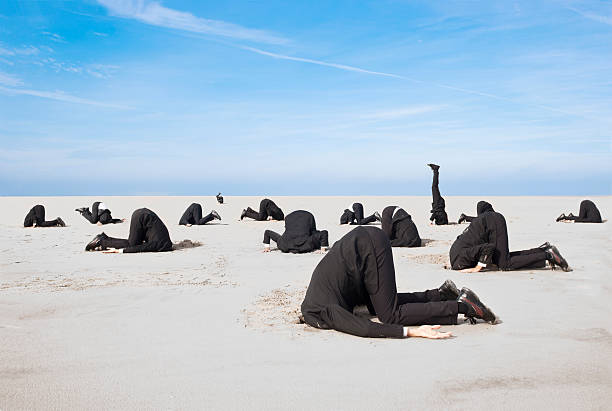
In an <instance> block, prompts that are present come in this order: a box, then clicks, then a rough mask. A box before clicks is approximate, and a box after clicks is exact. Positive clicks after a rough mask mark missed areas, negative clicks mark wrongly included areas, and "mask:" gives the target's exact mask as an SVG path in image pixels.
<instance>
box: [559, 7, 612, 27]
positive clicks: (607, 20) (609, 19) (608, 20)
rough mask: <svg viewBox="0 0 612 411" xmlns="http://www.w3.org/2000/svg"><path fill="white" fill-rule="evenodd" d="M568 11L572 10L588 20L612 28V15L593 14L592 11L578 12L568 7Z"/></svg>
mask: <svg viewBox="0 0 612 411" xmlns="http://www.w3.org/2000/svg"><path fill="white" fill-rule="evenodd" d="M568 9H570V10H571V11H573V12H575V13H578V14H580V15H581V16H582V17H584V18H587V19H589V20H594V21H598V22H600V23H603V24H607V25H610V26H612V15H610V16H604V15H601V14H597V13H592V12H590V11H583V10H578V9H575V8H573V7H568Z"/></svg>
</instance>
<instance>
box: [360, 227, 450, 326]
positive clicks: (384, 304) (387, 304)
mask: <svg viewBox="0 0 612 411" xmlns="http://www.w3.org/2000/svg"><path fill="white" fill-rule="evenodd" d="M368 234H369V235H370V238H371V240H372V245H373V246H374V250H375V253H374V254H375V255H376V264H377V266H378V270H377V271H378V291H377V292H376V293H375V294H370V301H371V302H372V307H373V308H374V310H375V311H376V316H377V317H378V319H379V320H380V321H381V322H383V323H387V324H401V325H417V324H441V325H446V324H456V323H457V313H458V309H459V306H458V304H457V302H456V301H454V300H453V301H441V296H440V292H439V291H438V290H427V291H423V292H416V293H399V294H398V292H397V285H396V283H395V268H394V266H393V253H392V251H391V246H390V244H389V240H388V239H387V237H386V234H385V233H384V232H383V231H382V230H376V231H374V230H371V231H368Z"/></svg>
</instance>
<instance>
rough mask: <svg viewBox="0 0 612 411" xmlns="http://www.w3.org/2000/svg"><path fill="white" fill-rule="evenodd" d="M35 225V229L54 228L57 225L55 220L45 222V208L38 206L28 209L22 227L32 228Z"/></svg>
mask: <svg viewBox="0 0 612 411" xmlns="http://www.w3.org/2000/svg"><path fill="white" fill-rule="evenodd" d="M34 223H36V226H37V227H55V226H57V225H59V224H58V223H59V222H58V220H57V218H56V219H55V220H51V221H45V207H44V206H42V205H40V204H38V205H35V206H34V207H32V208H31V209H30V211H29V212H28V214H27V215H26V218H25V220H24V222H23V226H24V227H32V226H33V225H34Z"/></svg>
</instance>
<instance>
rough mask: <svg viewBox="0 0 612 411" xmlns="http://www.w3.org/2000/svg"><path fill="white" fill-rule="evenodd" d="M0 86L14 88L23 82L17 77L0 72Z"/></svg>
mask: <svg viewBox="0 0 612 411" xmlns="http://www.w3.org/2000/svg"><path fill="white" fill-rule="evenodd" d="M0 84H3V85H5V86H11V87H16V86H20V85H22V84H23V82H22V81H21V79H19V78H18V77H17V76H14V75H12V74H8V73H4V72H2V71H0Z"/></svg>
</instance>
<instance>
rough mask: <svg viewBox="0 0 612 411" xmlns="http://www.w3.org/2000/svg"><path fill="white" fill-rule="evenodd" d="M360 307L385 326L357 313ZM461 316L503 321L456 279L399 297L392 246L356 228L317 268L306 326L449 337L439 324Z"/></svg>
mask: <svg viewBox="0 0 612 411" xmlns="http://www.w3.org/2000/svg"><path fill="white" fill-rule="evenodd" d="M358 305H366V306H367V307H368V310H369V311H370V314H372V315H375V316H377V317H378V319H379V320H380V321H381V323H376V322H373V321H370V320H369V319H367V318H364V317H360V316H357V315H355V314H353V309H354V308H355V307H356V306H358ZM458 314H463V315H465V316H466V317H467V318H469V319H470V320H471V321H472V322H476V318H478V319H483V320H485V321H489V322H491V323H495V322H496V321H497V319H496V317H495V314H493V312H492V311H491V310H490V309H488V308H487V307H486V306H485V305H484V304H483V303H482V302H481V301H480V299H479V298H478V296H476V294H475V293H474V292H473V291H471V290H470V289H468V288H465V287H464V288H463V289H462V290H461V291H459V290H457V287H456V286H455V284H454V283H453V282H452V281H450V280H446V282H445V283H444V284H443V285H442V286H440V288H438V289H433V290H427V291H424V292H417V293H398V292H397V286H396V283H395V267H394V265H393V253H392V251H391V244H390V243H389V238H388V237H387V235H386V234H385V233H384V232H383V231H382V230H380V229H379V228H376V227H358V228H355V229H354V230H352V231H351V232H349V233H348V234H346V235H345V236H344V237H342V238H341V239H340V240H339V241H337V242H336V243H335V244H334V246H333V247H332V248H331V249H330V251H329V252H328V253H327V255H326V256H325V257H323V259H322V260H321V261H320V262H319V264H318V265H317V267H316V268H315V270H314V272H313V274H312V278H311V280H310V285H309V286H308V290H307V291H306V297H305V298H304V302H303V303H302V316H303V318H302V319H303V321H304V322H305V323H306V324H308V325H311V326H313V327H316V328H322V329H334V330H337V331H341V332H344V333H348V334H352V335H357V336H360V337H395V338H405V337H423V338H434V339H438V338H448V337H450V336H451V333H450V332H441V331H438V329H439V328H440V325H439V324H443V325H448V324H457V316H458ZM411 325H421V326H420V327H418V328H409V327H408V326H411Z"/></svg>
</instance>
